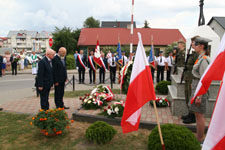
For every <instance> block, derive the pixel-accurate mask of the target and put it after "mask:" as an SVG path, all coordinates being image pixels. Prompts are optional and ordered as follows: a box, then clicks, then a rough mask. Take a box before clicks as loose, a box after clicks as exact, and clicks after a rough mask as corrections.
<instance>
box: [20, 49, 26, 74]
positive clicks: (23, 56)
mask: <svg viewBox="0 0 225 150" xmlns="http://www.w3.org/2000/svg"><path fill="white" fill-rule="evenodd" d="M19 56H20V62H19V63H20V70H24V59H25V55H24V53H23V51H20V55H19Z"/></svg>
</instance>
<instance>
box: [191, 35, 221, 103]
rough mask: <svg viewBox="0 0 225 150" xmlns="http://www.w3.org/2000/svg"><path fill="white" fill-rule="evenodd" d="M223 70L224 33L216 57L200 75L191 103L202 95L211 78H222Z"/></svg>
mask: <svg viewBox="0 0 225 150" xmlns="http://www.w3.org/2000/svg"><path fill="white" fill-rule="evenodd" d="M224 71H225V34H224V36H223V38H222V40H221V42H220V45H219V48H218V51H217V54H216V57H215V58H214V60H213V61H212V62H211V63H210V64H209V66H208V67H207V69H206V70H205V72H204V74H203V75H202V77H201V79H200V81H199V83H198V86H197V89H196V91H195V94H194V97H192V99H191V104H192V103H193V102H194V100H195V98H196V97H197V96H200V95H203V94H205V93H206V92H207V90H208V88H209V86H210V84H211V82H212V81H213V80H222V78H223V74H224Z"/></svg>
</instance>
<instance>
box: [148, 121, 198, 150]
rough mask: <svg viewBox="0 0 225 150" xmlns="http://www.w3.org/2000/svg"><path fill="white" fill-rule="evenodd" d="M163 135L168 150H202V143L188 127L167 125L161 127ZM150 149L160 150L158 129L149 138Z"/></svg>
mask: <svg viewBox="0 0 225 150" xmlns="http://www.w3.org/2000/svg"><path fill="white" fill-rule="evenodd" d="M161 129H162V135H163V140H164V144H165V147H166V150H185V149H186V150H200V149H201V147H200V143H199V142H198V141H197V139H196V137H195V135H194V134H193V133H192V132H191V131H190V130H189V129H187V128H186V127H183V126H178V125H175V124H165V125H162V126H161ZM148 149H149V150H159V149H162V148H161V142H160V138H159V133H158V127H155V128H154V129H153V130H152V132H151V134H150V135H149V138H148Z"/></svg>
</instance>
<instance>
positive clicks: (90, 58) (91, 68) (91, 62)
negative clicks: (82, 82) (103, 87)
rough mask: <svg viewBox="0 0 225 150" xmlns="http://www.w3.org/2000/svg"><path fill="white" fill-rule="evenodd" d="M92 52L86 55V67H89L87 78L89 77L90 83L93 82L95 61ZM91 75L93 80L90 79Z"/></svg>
mask: <svg viewBox="0 0 225 150" xmlns="http://www.w3.org/2000/svg"><path fill="white" fill-rule="evenodd" d="M93 59H94V52H93V51H91V52H90V56H88V69H89V78H90V84H92V81H93V83H94V84H95V71H96V69H95V62H94V60H93ZM92 77H93V80H92Z"/></svg>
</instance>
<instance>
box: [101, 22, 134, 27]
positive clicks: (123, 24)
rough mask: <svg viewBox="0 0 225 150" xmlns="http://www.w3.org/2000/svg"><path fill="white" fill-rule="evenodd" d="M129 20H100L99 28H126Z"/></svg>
mask: <svg viewBox="0 0 225 150" xmlns="http://www.w3.org/2000/svg"><path fill="white" fill-rule="evenodd" d="M130 24H131V22H130V21H102V25H101V28H127V26H128V25H130ZM133 24H134V28H136V22H135V21H134V22H133Z"/></svg>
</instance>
